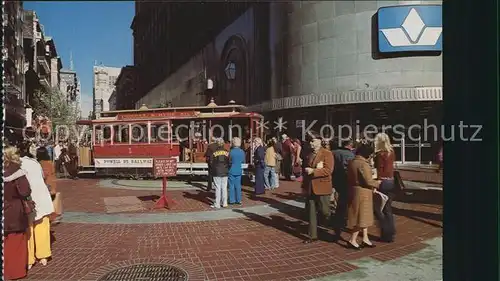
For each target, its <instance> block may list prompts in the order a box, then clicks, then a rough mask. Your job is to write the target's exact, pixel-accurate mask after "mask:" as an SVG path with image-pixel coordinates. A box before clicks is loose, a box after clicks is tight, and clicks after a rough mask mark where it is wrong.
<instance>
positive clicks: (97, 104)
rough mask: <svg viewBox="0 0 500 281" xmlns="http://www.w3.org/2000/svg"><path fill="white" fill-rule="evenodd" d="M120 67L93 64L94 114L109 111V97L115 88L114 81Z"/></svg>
mask: <svg viewBox="0 0 500 281" xmlns="http://www.w3.org/2000/svg"><path fill="white" fill-rule="evenodd" d="M120 71H121V68H119V67H109V66H102V65H101V66H94V93H93V101H94V105H93V112H94V114H95V115H96V116H98V115H99V114H100V112H101V111H109V102H108V100H109V97H110V96H111V94H112V93H113V91H114V90H115V82H116V79H117V78H118V75H120Z"/></svg>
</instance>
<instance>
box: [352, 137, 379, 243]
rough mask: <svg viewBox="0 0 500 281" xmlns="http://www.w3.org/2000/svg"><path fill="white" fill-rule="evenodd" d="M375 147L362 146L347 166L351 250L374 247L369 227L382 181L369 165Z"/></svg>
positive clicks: (371, 223)
mask: <svg viewBox="0 0 500 281" xmlns="http://www.w3.org/2000/svg"><path fill="white" fill-rule="evenodd" d="M372 153H373V147H372V146H371V145H369V144H362V145H360V146H359V147H358V149H357V150H356V156H355V157H354V159H353V160H352V161H351V162H350V163H349V164H348V166H347V181H348V183H349V201H348V202H349V203H348V207H347V227H348V228H350V229H352V231H353V232H352V235H351V239H349V241H348V242H347V244H348V246H349V247H350V248H353V249H356V250H359V249H360V248H361V247H369V248H371V247H374V245H373V244H372V243H371V242H370V239H369V238H368V227H370V226H372V225H373V221H374V219H373V193H374V191H375V190H376V189H377V188H378V187H379V185H380V181H377V180H374V179H373V178H372V171H371V167H370V164H369V159H370V156H371V155H372ZM360 231H362V233H363V242H362V243H361V245H359V244H358V242H357V238H358V235H359V232H360Z"/></svg>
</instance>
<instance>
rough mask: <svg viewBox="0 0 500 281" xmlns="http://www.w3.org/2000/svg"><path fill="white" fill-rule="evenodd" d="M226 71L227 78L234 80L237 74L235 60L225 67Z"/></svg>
mask: <svg viewBox="0 0 500 281" xmlns="http://www.w3.org/2000/svg"><path fill="white" fill-rule="evenodd" d="M224 73H225V74H226V77H227V79H229V80H234V78H235V76H236V64H234V62H232V61H231V62H229V63H228V64H227V66H226V68H225V69H224Z"/></svg>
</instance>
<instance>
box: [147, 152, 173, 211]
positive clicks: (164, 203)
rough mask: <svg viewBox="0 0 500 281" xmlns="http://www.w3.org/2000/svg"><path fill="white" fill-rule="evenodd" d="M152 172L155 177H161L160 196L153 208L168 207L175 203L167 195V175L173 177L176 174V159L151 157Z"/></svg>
mask: <svg viewBox="0 0 500 281" xmlns="http://www.w3.org/2000/svg"><path fill="white" fill-rule="evenodd" d="M153 172H154V175H155V177H162V178H163V186H162V191H161V196H160V199H158V201H156V203H155V206H154V208H155V209H163V208H165V207H167V208H169V209H170V207H171V206H172V205H173V204H175V201H174V200H172V199H170V198H168V197H167V177H174V176H176V175H177V160H176V159H175V158H154V159H153Z"/></svg>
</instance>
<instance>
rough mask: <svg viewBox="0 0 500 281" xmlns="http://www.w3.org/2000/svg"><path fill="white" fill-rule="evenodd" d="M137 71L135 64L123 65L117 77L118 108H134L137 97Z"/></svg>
mask: <svg viewBox="0 0 500 281" xmlns="http://www.w3.org/2000/svg"><path fill="white" fill-rule="evenodd" d="M136 78H137V73H136V69H135V67H134V66H131V65H127V66H125V67H122V70H121V71H120V75H118V78H116V82H115V86H116V109H119V110H122V109H134V108H135V102H136V100H135V98H136Z"/></svg>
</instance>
